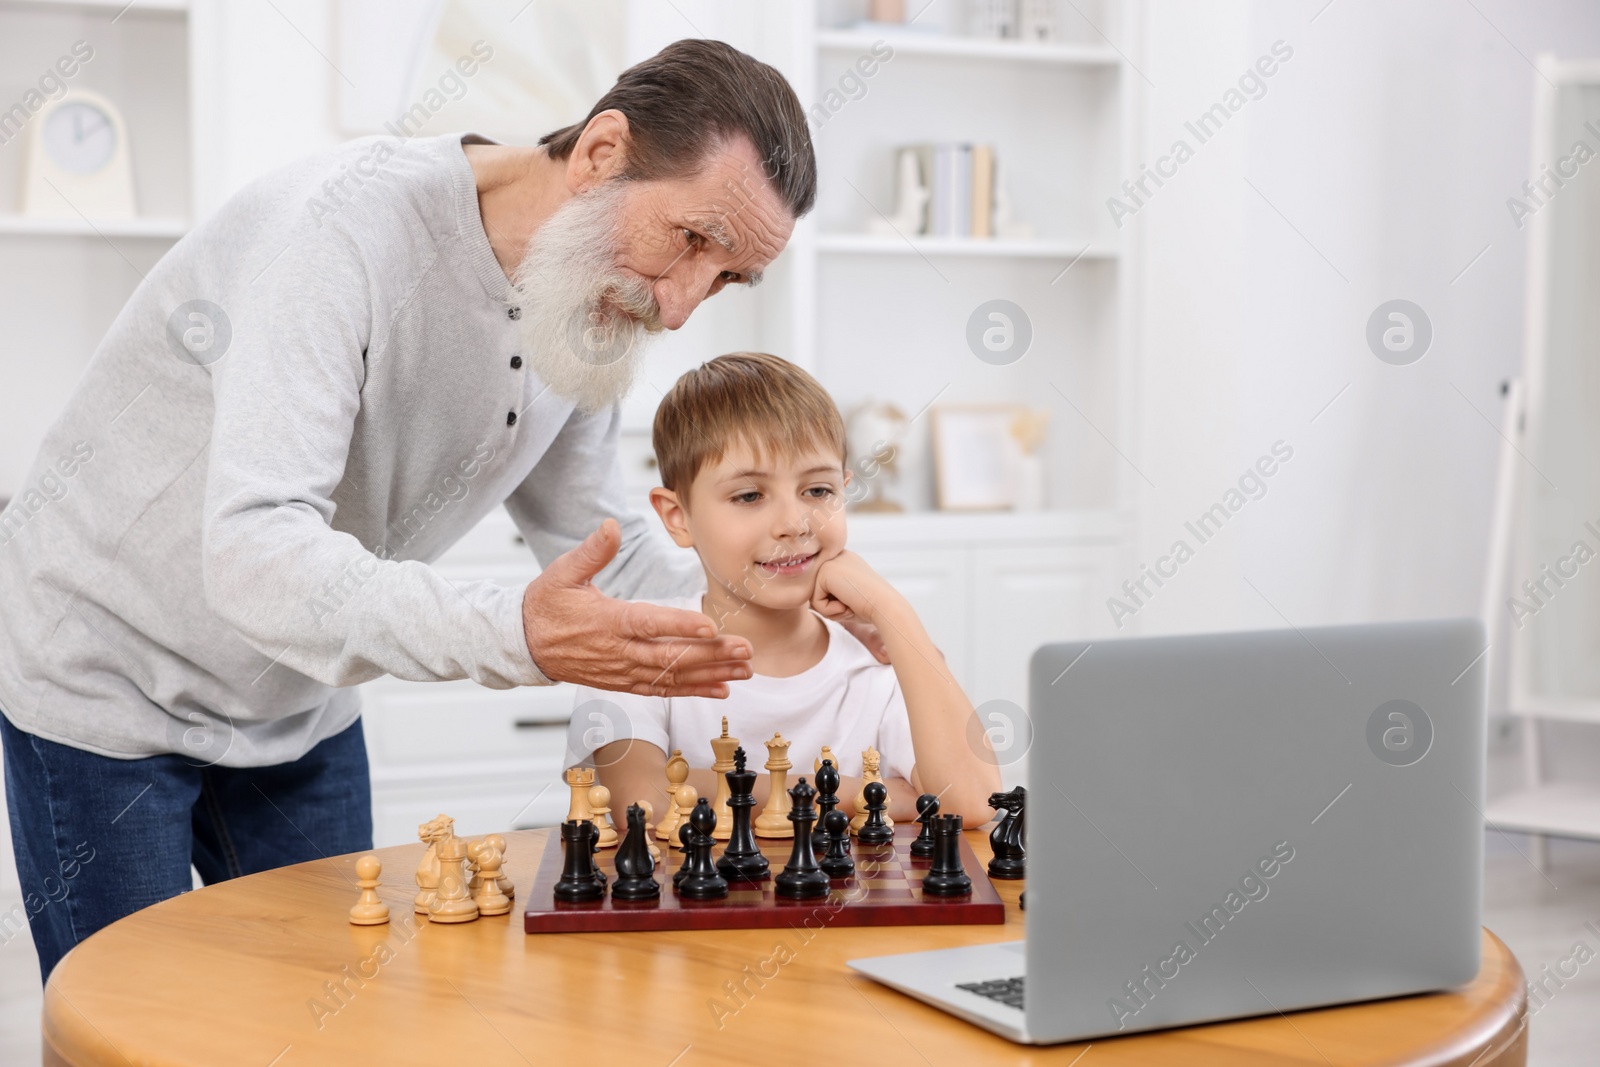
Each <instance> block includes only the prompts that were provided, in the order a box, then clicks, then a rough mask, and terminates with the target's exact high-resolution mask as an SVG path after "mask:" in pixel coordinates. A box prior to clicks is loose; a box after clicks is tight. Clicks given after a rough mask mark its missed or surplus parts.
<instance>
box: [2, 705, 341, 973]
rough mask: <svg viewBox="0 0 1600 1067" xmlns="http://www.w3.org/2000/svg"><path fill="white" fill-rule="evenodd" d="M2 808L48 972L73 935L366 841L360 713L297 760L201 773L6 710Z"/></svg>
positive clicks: (5, 930)
mask: <svg viewBox="0 0 1600 1067" xmlns="http://www.w3.org/2000/svg"><path fill="white" fill-rule="evenodd" d="M0 740H3V742H4V748H5V777H6V805H7V807H8V808H9V809H10V816H11V837H12V849H13V851H14V852H15V853H16V857H17V873H18V874H19V875H20V876H21V879H22V895H23V902H22V904H21V905H20V906H18V907H16V908H13V909H12V910H11V911H10V912H6V913H0V951H4V946H5V945H7V944H9V943H10V942H11V941H12V940H13V939H14V938H15V937H16V936H17V935H18V934H20V933H21V932H22V926H23V925H24V922H25V923H26V925H27V927H28V928H29V929H30V930H31V931H32V933H33V943H34V946H35V947H36V948H37V949H38V950H39V972H40V977H41V979H48V978H49V977H50V972H51V970H53V969H54V968H55V965H56V964H57V963H58V962H59V961H60V959H61V957H62V956H64V955H66V954H67V950H68V949H70V948H72V946H74V945H76V944H77V943H78V942H80V941H82V940H83V939H84V938H86V937H88V936H89V935H90V934H92V933H94V932H95V931H96V930H98V929H100V928H101V927H103V926H107V925H109V924H111V923H113V922H116V921H117V920H118V919H120V918H122V917H123V916H124V915H131V914H132V913H133V912H136V911H138V910H139V909H140V908H144V907H148V906H149V905H151V904H155V903H158V902H160V901H163V900H166V899H167V898H169V897H175V896H177V895H178V894H179V893H183V892H186V891H187V890H189V889H190V888H192V887H193V885H194V882H193V878H192V876H191V875H190V873H189V865H190V864H193V865H194V867H195V869H196V870H198V871H199V872H200V877H201V879H203V880H204V881H205V882H206V884H207V885H209V884H211V883H213V882H220V881H224V880H225V879H228V878H237V877H239V876H240V875H242V874H254V873H255V872H257V871H265V870H268V869H270V868H273V867H282V866H284V865H286V864H290V863H302V862H304V861H306V860H314V859H317V858H318V857H321V856H337V855H340V854H342V853H346V852H358V851H365V850H367V849H370V848H371V847H372V789H371V785H370V782H369V780H368V776H367V750H366V744H365V741H364V740H363V737H362V732H361V720H360V719H357V720H356V721H355V723H354V724H353V725H351V726H350V727H349V728H348V729H346V730H345V731H344V732H343V733H340V734H336V735H335V736H333V737H330V738H328V739H327V740H326V741H323V742H322V743H320V744H318V745H317V746H316V747H315V748H313V749H312V750H311V751H310V752H307V753H306V754H305V755H304V756H302V757H300V758H299V759H298V760H295V761H294V762H293V763H281V764H278V765H276V766H273V767H207V766H202V765H199V764H197V763H195V762H194V761H193V760H191V759H189V758H187V757H184V756H177V755H162V756H150V757H147V758H145V759H131V760H121V759H110V758H108V757H106V756H97V755H95V754H94V753H92V752H85V751H83V750H81V749H76V748H72V747H70V746H67V745H59V744H56V743H55V742H53V741H46V740H45V739H44V738H42V737H35V736H34V735H32V734H28V733H24V732H22V731H21V730H19V729H17V728H16V727H15V726H13V725H12V724H11V722H10V721H9V720H7V719H6V718H5V717H4V715H0Z"/></svg>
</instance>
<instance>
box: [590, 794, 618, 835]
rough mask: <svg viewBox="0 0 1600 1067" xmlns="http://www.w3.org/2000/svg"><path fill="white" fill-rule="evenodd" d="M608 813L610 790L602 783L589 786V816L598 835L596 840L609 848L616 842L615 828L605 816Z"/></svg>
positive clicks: (609, 809)
mask: <svg viewBox="0 0 1600 1067" xmlns="http://www.w3.org/2000/svg"><path fill="white" fill-rule="evenodd" d="M610 814H611V790H609V789H607V788H606V787H605V786H603V785H596V786H590V787H589V818H590V821H592V822H593V823H594V828H595V832H596V833H598V834H599V835H600V836H599V838H598V839H597V841H598V843H599V845H600V847H601V848H610V847H611V846H612V845H615V844H616V843H617V828H616V827H614V826H612V825H611V821H610V820H609V819H607V818H606V816H608V815H610Z"/></svg>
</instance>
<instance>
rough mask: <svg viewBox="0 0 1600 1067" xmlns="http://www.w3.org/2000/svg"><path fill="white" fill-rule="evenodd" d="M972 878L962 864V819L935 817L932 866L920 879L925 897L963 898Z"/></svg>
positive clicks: (946, 816) (957, 816) (970, 889)
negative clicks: (925, 875)
mask: <svg viewBox="0 0 1600 1067" xmlns="http://www.w3.org/2000/svg"><path fill="white" fill-rule="evenodd" d="M970 892H972V878H971V877H970V876H969V875H968V874H967V871H966V868H965V867H963V866H962V864H961V816H959V815H936V816H934V820H933V866H931V867H929V868H928V875H927V877H925V878H924V879H923V880H922V895H923V896H925V897H964V896H966V895H967V894H968V893H970Z"/></svg>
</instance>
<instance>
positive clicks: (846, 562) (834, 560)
mask: <svg viewBox="0 0 1600 1067" xmlns="http://www.w3.org/2000/svg"><path fill="white" fill-rule="evenodd" d="M883 586H884V581H883V579H882V578H880V577H878V572H877V571H875V570H873V569H872V568H871V567H869V566H867V561H866V560H864V559H862V558H861V557H860V556H858V555H856V554H855V553H854V552H851V551H850V550H848V549H840V550H839V554H838V555H836V556H833V557H831V558H829V559H826V560H823V561H822V565H821V566H820V567H818V568H817V581H816V584H815V585H814V586H813V587H812V589H811V607H812V609H813V610H815V611H816V613H817V614H819V615H822V616H824V617H825V618H829V619H837V620H839V621H841V622H842V621H844V620H845V619H848V618H851V617H852V616H853V617H855V618H857V619H861V620H862V621H864V622H869V623H872V624H874V625H876V624H877V622H878V605H879V603H880V602H881V596H880V593H881V590H882V588H883Z"/></svg>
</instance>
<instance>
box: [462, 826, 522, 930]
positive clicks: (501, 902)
mask: <svg viewBox="0 0 1600 1067" xmlns="http://www.w3.org/2000/svg"><path fill="white" fill-rule="evenodd" d="M467 853H468V855H470V856H472V858H473V860H474V862H476V863H477V865H478V888H477V891H476V892H475V893H474V894H473V895H472V902H473V903H474V904H476V905H478V914H479V915H504V914H506V912H508V911H510V910H511V898H510V897H508V896H506V895H505V894H504V893H502V892H501V891H500V863H501V857H500V850H499V849H497V848H495V847H494V846H493V845H492V844H490V843H489V842H488V841H487V840H482V841H474V842H472V843H471V844H470V845H468V846H467Z"/></svg>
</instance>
